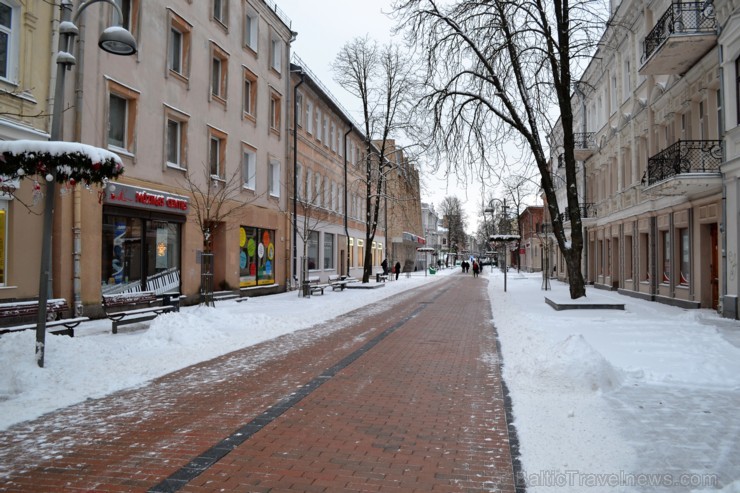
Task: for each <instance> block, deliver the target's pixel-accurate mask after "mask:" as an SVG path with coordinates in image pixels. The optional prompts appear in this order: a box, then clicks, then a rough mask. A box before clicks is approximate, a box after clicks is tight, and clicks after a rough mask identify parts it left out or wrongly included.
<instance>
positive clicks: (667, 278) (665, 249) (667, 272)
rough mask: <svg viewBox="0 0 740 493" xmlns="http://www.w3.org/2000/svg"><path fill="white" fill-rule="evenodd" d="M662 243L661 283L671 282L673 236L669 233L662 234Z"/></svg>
mask: <svg viewBox="0 0 740 493" xmlns="http://www.w3.org/2000/svg"><path fill="white" fill-rule="evenodd" d="M660 243H661V247H662V250H661V252H662V257H663V258H662V261H663V277H662V280H661V282H664V283H668V282H671V236H670V234H669V233H668V231H661V232H660Z"/></svg>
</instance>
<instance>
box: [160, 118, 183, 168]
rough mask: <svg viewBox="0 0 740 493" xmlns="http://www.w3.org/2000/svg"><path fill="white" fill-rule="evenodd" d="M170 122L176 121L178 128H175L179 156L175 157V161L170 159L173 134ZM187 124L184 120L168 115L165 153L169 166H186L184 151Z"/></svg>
mask: <svg viewBox="0 0 740 493" xmlns="http://www.w3.org/2000/svg"><path fill="white" fill-rule="evenodd" d="M170 123H174V124H175V125H176V126H177V128H176V130H175V131H176V134H177V135H176V139H177V141H176V143H175V147H176V148H177V150H176V153H177V156H176V157H175V160H174V161H172V160H171V159H170V137H171V135H170V128H171V127H170ZM185 125H187V124H186V123H184V122H183V121H181V120H178V119H177V118H172V117H170V116H169V115H168V116H167V123H166V125H165V127H166V136H165V154H166V155H165V159H166V162H167V166H174V167H176V168H185V166H184V163H183V159H184V155H183V154H184V152H183V144H184V140H185V136H184V134H185V128H186V127H185Z"/></svg>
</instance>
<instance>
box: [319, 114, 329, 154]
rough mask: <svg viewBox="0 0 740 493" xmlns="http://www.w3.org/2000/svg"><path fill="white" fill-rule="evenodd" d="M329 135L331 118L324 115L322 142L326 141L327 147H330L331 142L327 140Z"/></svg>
mask: <svg viewBox="0 0 740 493" xmlns="http://www.w3.org/2000/svg"><path fill="white" fill-rule="evenodd" d="M328 136H329V119H328V118H327V117H326V116H324V118H323V120H322V124H321V142H323V143H324V145H325V146H326V147H329V142H328V141H327V140H326V139H327V137H328Z"/></svg>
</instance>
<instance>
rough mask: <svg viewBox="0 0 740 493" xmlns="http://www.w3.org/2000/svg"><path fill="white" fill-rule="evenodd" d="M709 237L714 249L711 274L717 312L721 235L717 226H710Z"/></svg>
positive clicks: (713, 297) (714, 307)
mask: <svg viewBox="0 0 740 493" xmlns="http://www.w3.org/2000/svg"><path fill="white" fill-rule="evenodd" d="M709 237H710V241H711V245H710V248H711V249H712V257H711V264H710V265H709V274H710V276H711V283H712V308H713V309H714V310H716V309H717V308H718V307H719V268H718V265H717V264H718V258H719V235H718V231H717V224H716V223H715V224H712V225H710V226H709Z"/></svg>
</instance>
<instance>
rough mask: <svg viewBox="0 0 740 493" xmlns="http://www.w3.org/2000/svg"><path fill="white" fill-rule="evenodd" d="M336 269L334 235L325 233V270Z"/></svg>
mask: <svg viewBox="0 0 740 493" xmlns="http://www.w3.org/2000/svg"><path fill="white" fill-rule="evenodd" d="M333 268H334V235H333V234H331V233H324V269H333Z"/></svg>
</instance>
